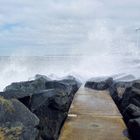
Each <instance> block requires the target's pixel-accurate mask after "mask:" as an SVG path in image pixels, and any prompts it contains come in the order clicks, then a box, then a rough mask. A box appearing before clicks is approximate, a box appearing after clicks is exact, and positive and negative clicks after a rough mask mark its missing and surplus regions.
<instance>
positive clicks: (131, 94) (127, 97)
mask: <svg viewBox="0 0 140 140" xmlns="http://www.w3.org/2000/svg"><path fill="white" fill-rule="evenodd" d="M134 99H135V100H134ZM134 101H140V89H137V88H134V87H129V88H126V90H125V93H124V94H123V97H122V102H121V108H122V110H124V109H125V108H126V107H127V106H128V105H129V104H131V103H132V104H135V102H134ZM135 105H136V104H135Z"/></svg>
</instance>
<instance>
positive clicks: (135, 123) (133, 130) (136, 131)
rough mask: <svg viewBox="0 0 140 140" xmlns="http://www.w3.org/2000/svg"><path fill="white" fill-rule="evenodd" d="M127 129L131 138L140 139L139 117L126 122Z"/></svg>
mask: <svg viewBox="0 0 140 140" xmlns="http://www.w3.org/2000/svg"><path fill="white" fill-rule="evenodd" d="M128 129H129V132H130V134H131V137H132V139H133V140H139V139H140V117H139V118H136V119H131V120H129V122H128Z"/></svg>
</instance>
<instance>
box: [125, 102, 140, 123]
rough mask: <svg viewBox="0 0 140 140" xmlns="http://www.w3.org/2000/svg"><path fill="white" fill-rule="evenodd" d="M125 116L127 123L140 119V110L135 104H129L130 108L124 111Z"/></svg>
mask: <svg viewBox="0 0 140 140" xmlns="http://www.w3.org/2000/svg"><path fill="white" fill-rule="evenodd" d="M123 116H124V119H125V121H126V122H128V121H129V120H130V119H135V118H138V117H140V108H139V107H137V106H136V105H134V104H129V106H128V107H126V109H125V110H124V111H123Z"/></svg>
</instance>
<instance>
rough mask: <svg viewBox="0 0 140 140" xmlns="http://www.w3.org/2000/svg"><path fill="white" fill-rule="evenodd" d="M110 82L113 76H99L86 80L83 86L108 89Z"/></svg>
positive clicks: (111, 82)
mask: <svg viewBox="0 0 140 140" xmlns="http://www.w3.org/2000/svg"><path fill="white" fill-rule="evenodd" d="M112 84H113V78H110V77H109V78H108V77H99V78H93V79H91V80H89V81H87V82H86V84H85V87H87V88H91V89H96V90H105V89H108V88H109V87H110V86H111V85H112Z"/></svg>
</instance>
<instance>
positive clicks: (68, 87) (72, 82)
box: [45, 77, 81, 96]
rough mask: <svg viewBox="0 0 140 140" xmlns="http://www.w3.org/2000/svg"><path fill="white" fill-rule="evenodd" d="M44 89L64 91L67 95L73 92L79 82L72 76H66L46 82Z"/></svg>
mask: <svg viewBox="0 0 140 140" xmlns="http://www.w3.org/2000/svg"><path fill="white" fill-rule="evenodd" d="M45 85H46V89H55V90H57V91H60V92H65V93H67V94H68V96H69V95H71V94H75V93H76V91H77V90H78V89H79V87H80V86H81V82H79V81H77V80H76V79H75V78H74V77H67V78H65V79H63V80H53V81H47V82H46V84H45Z"/></svg>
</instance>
